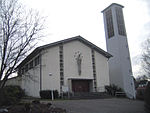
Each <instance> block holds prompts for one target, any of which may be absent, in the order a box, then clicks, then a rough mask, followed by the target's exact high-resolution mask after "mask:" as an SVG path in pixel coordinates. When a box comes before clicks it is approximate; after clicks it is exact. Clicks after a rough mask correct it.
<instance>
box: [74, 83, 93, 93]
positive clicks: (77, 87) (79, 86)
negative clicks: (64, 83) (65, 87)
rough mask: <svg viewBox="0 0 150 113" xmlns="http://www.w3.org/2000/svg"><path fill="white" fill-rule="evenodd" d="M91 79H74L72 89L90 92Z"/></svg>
mask: <svg viewBox="0 0 150 113" xmlns="http://www.w3.org/2000/svg"><path fill="white" fill-rule="evenodd" d="M89 89H90V88H89V81H88V80H72V91H73V92H89V91H90V90H89Z"/></svg>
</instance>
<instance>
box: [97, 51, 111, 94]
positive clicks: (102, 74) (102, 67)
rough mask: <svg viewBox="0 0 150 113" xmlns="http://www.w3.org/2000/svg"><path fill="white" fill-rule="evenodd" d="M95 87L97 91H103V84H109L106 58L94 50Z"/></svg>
mask: <svg viewBox="0 0 150 113" xmlns="http://www.w3.org/2000/svg"><path fill="white" fill-rule="evenodd" d="M95 61H96V75H97V89H98V91H99V92H104V91H105V86H106V85H110V81H109V67H108V58H106V57H104V56H103V55H101V54H99V53H98V52H95Z"/></svg>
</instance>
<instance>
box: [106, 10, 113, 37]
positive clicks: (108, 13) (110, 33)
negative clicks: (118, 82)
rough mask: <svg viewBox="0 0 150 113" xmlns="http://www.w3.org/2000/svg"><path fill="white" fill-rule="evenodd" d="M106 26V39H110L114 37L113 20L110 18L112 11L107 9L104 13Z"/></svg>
mask: <svg viewBox="0 0 150 113" xmlns="http://www.w3.org/2000/svg"><path fill="white" fill-rule="evenodd" d="M105 14H106V24H107V33H108V38H111V37H113V36H114V26H113V18H112V11H111V9H109V10H108V11H106V13H105Z"/></svg>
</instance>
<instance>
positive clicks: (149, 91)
mask: <svg viewBox="0 0 150 113" xmlns="http://www.w3.org/2000/svg"><path fill="white" fill-rule="evenodd" d="M144 100H145V104H146V108H147V110H148V111H149V112H150V81H149V82H148V84H147V86H146V89H145V94H144Z"/></svg>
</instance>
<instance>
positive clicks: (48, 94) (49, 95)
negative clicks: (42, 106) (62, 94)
mask: <svg viewBox="0 0 150 113" xmlns="http://www.w3.org/2000/svg"><path fill="white" fill-rule="evenodd" d="M53 95H54V98H55V99H56V98H59V94H58V91H57V90H54V91H53ZM40 97H41V98H42V99H51V98H52V90H41V91H40Z"/></svg>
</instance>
